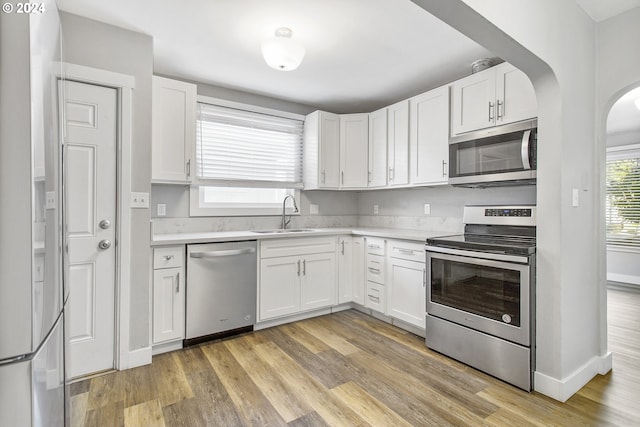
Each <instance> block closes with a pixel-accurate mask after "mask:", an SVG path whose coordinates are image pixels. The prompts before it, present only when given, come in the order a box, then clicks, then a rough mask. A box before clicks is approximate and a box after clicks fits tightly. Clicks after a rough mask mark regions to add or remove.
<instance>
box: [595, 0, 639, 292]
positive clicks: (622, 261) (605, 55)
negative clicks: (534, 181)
mask: <svg viewBox="0 0 640 427" xmlns="http://www.w3.org/2000/svg"><path fill="white" fill-rule="evenodd" d="M639 22H640V8H635V9H633V10H631V11H629V12H627V13H625V14H622V15H619V16H617V17H613V18H610V19H608V20H606V21H603V22H601V23H600V24H599V25H598V39H597V43H598V79H597V112H596V124H597V126H598V128H597V132H598V133H597V135H598V150H599V152H600V161H599V168H600V169H601V170H603V171H604V162H605V149H606V146H607V145H609V146H611V145H626V144H631V143H637V142H638V135H637V134H630V135H625V136H618V137H617V138H616V140H615V141H610V140H609V141H608V140H607V135H606V120H607V116H608V115H609V110H610V109H611V107H612V106H613V104H614V103H615V102H616V101H617V100H618V99H619V98H620V97H621V96H622V95H624V94H625V93H627V92H628V91H629V90H631V89H634V88H636V87H638V86H640V55H638V46H637V42H638V40H640V25H638V23H639ZM625 138H626V139H625ZM600 181H601V182H600V185H601V188H602V189H601V192H602V193H603V194H604V191H605V190H604V185H605V184H604V183H605V179H604V172H603V174H602V176H601V179H600ZM600 215H601V217H602V218H604V206H603V207H602V212H601V213H600ZM603 222H604V221H603ZM603 226H604V225H603ZM606 271H607V277H608V278H609V279H610V280H614V281H620V282H626V283H632V284H638V285H640V254H639V253H632V252H620V251H617V250H609V251H607V270H606Z"/></svg>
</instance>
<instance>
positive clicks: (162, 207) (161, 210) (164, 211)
mask: <svg viewBox="0 0 640 427" xmlns="http://www.w3.org/2000/svg"><path fill="white" fill-rule="evenodd" d="M157 208H158V216H165V215H166V214H167V205H165V204H164V203H158V204H157Z"/></svg>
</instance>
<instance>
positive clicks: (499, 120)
mask: <svg viewBox="0 0 640 427" xmlns="http://www.w3.org/2000/svg"><path fill="white" fill-rule="evenodd" d="M536 116H537V105H536V96H535V91H534V89H533V85H532V84H531V81H530V80H529V79H528V77H527V76H526V75H525V74H524V73H523V72H522V71H520V70H518V69H517V68H515V67H514V66H513V65H511V64H508V63H506V62H505V63H502V64H500V65H497V66H495V67H492V68H489V69H487V70H484V71H481V72H478V73H476V74H473V75H471V76H469V77H466V78H464V79H460V80H457V81H455V82H453V83H452V100H451V134H452V135H459V134H462V133H465V132H470V131H474V130H478V129H485V128H488V127H491V126H496V125H502V124H507V123H513V122H517V121H521V120H526V119H530V118H533V117H536Z"/></svg>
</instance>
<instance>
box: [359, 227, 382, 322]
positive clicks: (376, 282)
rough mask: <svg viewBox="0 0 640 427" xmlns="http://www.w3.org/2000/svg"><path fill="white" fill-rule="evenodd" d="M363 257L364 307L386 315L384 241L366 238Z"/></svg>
mask: <svg viewBox="0 0 640 427" xmlns="http://www.w3.org/2000/svg"><path fill="white" fill-rule="evenodd" d="M365 241H366V256H365V260H366V263H365V267H366V268H365V279H366V285H365V289H366V292H365V297H364V306H365V307H367V308H370V309H372V310H375V311H378V312H380V313H385V314H386V289H385V257H384V255H385V246H386V241H385V240H384V239H380V238H377V237H367V238H366V239H365Z"/></svg>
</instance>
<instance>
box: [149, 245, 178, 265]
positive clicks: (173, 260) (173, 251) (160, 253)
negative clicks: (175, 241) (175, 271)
mask: <svg viewBox="0 0 640 427" xmlns="http://www.w3.org/2000/svg"><path fill="white" fill-rule="evenodd" d="M183 257H184V246H171V247H168V248H155V249H154V250H153V269H154V270H155V269H158V268H173V267H182V265H183V264H184V262H183Z"/></svg>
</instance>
